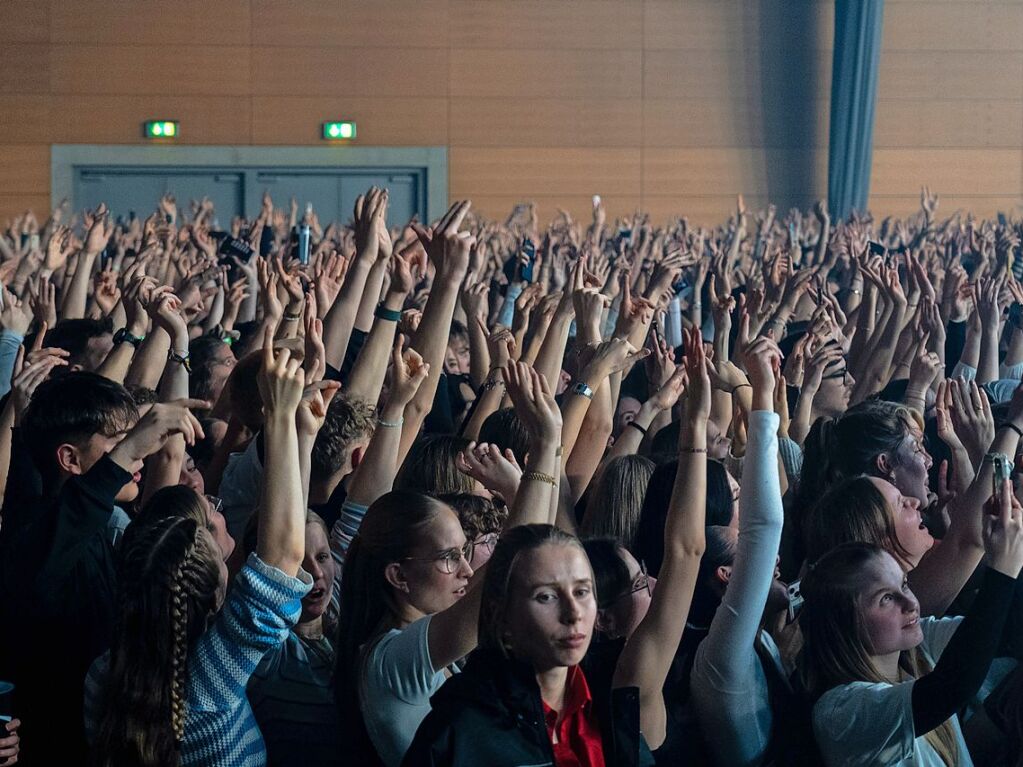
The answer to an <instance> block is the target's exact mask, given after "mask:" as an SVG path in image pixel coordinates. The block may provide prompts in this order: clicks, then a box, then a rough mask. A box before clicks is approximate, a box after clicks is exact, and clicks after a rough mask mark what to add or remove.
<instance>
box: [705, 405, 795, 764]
mask: <svg viewBox="0 0 1023 767" xmlns="http://www.w3.org/2000/svg"><path fill="white" fill-rule="evenodd" d="M782 523H783V511H782V501H781V487H780V485H779V481H778V415H777V414H776V413H772V412H767V411H756V412H753V413H750V416H749V437H748V443H747V446H746V458H745V461H744V466H743V473H742V488H741V490H740V493H739V542H738V547H737V550H736V554H735V561H734V563H733V565H732V575H731V578H730V580H729V582H728V588H727V590H726V591H725V596H724V599H723V600H722V601H721V605H720V606H719V607H718V609H717V612H716V613H715V614H714V620H713V621H712V622H711V624H710V631H709V633H708V634H707V638H706V639H704V640H703V642H701V643H700V646H699V648H698V649H697V651H696V659H695V661H694V663H693V671H692V677H691V682H690V685H691V693H692V698H691V699H692V703H693V706H694V708H695V710H696V714H697V717H698V718H699V721H700V725H701V729H702V730H703V733H704V736H705V737H706V740H707V743H708V745H709V746H710V749H711V752H712V753H713V755H714V759H715V763H716V764H719V765H722V766H723V767H733V766H737V765H742V767H746V765H759V764H760V763H761V762H762V760H763V756H764V754H765V752H766V750H767V747H768V745H769V744H770V742H771V725H772V717H771V707H770V700H769V698H768V688H767V677H766V676H765V674H764V669H763V667H762V666H761V662H760V659H759V658H758V656H757V653H756V652H755V651H754V646H753V643H754V641H755V640H756V638H757V634H758V633H759V632H760V620H761V618H762V616H763V613H764V607H765V605H766V603H767V595H768V591H769V590H770V588H771V582H772V580H773V579H774V569H775V561H776V558H777V555H778V547H779V545H780V544H781V531H782ZM764 639H766V640H767V641H766V642H765V645H766V647H767V649H768V650H769V651H770V652H771V653H772V655H774V657H775V660H776V661H778V653H777V648H776V647H775V646H774V643H773V642H772V641H770V637H768V636H767V635H766V633H765V635H764Z"/></svg>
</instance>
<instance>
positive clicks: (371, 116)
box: [252, 96, 448, 146]
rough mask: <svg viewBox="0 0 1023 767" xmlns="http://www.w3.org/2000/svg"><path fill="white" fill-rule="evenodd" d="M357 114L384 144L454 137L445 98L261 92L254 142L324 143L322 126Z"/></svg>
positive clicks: (364, 129) (361, 126)
mask: <svg viewBox="0 0 1023 767" xmlns="http://www.w3.org/2000/svg"><path fill="white" fill-rule="evenodd" d="M342 119H345V120H347V119H352V120H355V122H356V126H357V129H358V133H359V135H360V136H363V135H367V136H372V137H373V143H374V144H380V145H382V146H414V145H416V144H427V145H435V146H443V145H444V144H447V143H448V102H447V100H446V99H442V98H411V97H403V98H366V97H355V98H351V97H322V96H256V97H254V98H253V99H252V143H253V144H320V143H322V140H321V138H320V126H321V124H322V123H324V122H327V121H330V120H342Z"/></svg>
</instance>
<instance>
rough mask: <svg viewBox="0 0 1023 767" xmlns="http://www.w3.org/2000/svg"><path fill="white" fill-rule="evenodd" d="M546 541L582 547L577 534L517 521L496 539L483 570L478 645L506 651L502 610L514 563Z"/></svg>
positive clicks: (512, 575)
mask: <svg viewBox="0 0 1023 767" xmlns="http://www.w3.org/2000/svg"><path fill="white" fill-rule="evenodd" d="M547 544H556V545H561V546H578V547H579V548H580V549H582V544H581V543H580V542H579V539H578V538H576V537H575V536H574V535H569V534H568V533H566V532H564V531H563V530H561V529H560V528H557V527H555V526H554V525H519V526H518V527H513V528H512V529H510V530H508V531H507V532H505V533H504V535H502V536H501V537H500V539H498V541H497V546H495V547H494V555H493V556H492V557H491V558H490V561H489V562H487V568H486V574H485V575H484V576H483V593H482V595H481V597H480V600H481V601H480V622H479V646H480V647H481V648H485V649H490V650H499V651H500V652H502V653H504V655H505V656H507V655H508V647H507V645H506V643H505V642H504V634H505V630H506V629H507V621H506V620H505V611H506V610H507V609H508V605H509V604H510V591H511V583H512V578H513V577H514V575H515V567H516V565H518V562H519V559H520V558H521V557H522V555H523V554H526V553H528V552H530V551H533V550H535V549H538V548H540V547H541V546H544V545H547ZM583 552H584V553H585V549H583Z"/></svg>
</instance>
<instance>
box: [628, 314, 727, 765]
mask: <svg viewBox="0 0 1023 767" xmlns="http://www.w3.org/2000/svg"><path fill="white" fill-rule="evenodd" d="M685 340H686V370H687V373H688V376H689V391H688V393H687V396H686V413H685V417H684V419H683V421H682V429H681V430H680V433H679V463H678V473H677V474H676V475H675V486H674V488H673V490H672V493H671V503H670V506H669V508H668V516H667V519H666V521H665V525H664V562H663V564H662V565H661V571H660V577H659V578H658V581H657V588H656V589H655V590H654V594H653V597H652V599H651V600H650V607H649V608H648V609H647V614H646V616H645V617H644V618H643V620H642V622H641V623H640V624H639V626H637V627H636V630H635V631H634V632H633V634H632V636H630V637H629V639H628V641H627V642H626V644H625V648H624V649H623V650H622V654H621V656H620V657H619V659H618V665H617V666H616V667H615V674H614V682H613V683H614V686H615V687H638V688H639V710H640V728H641V729H642V731H643V735H644V737H645V738H646V740H647V743H648V744H649V745H650V747H651V748H657V747H658V746H660V745H661V743H663V742H664V737H665V734H666V727H667V714H666V712H665V708H664V695H663V692H662V689H663V687H664V682H665V679H667V676H668V670H669V669H670V668H671V662H672V660H673V659H674V657H675V653H676V651H677V650H678V643H679V641H681V639H682V631H683V629H684V628H685V621H686V616H688V614H689V606H690V604H691V603H692V599H693V589H694V588H695V587H696V577H697V575H698V574H699V570H700V557H702V556H703V551H704V548H705V546H706V536H705V533H704V524H705V514H706V505H707V418H708V416H709V415H710V378H709V376H708V374H707V361H706V358H705V356H704V351H703V339H702V338H701V337H700V330H699V329H698V328H694V329H692V330H691V331H690V332H689V333H687V334H686V339H685Z"/></svg>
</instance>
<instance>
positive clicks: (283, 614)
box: [85, 554, 312, 767]
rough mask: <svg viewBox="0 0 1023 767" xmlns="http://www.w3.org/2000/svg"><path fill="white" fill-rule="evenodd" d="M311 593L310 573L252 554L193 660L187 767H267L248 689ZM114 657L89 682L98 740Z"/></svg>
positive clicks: (89, 722) (88, 714)
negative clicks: (288, 570) (290, 571)
mask: <svg viewBox="0 0 1023 767" xmlns="http://www.w3.org/2000/svg"><path fill="white" fill-rule="evenodd" d="M311 587H312V579H311V578H310V577H309V575H308V574H307V573H306V572H304V571H301V570H300V571H299V577H298V578H292V577H290V576H288V575H285V574H284V573H283V572H281V571H280V570H278V569H277V568H275V567H271V566H270V565H267V564H266V563H264V562H263V561H262V560H261V559H260V558H259V557H258V556H256V554H250V555H249V559H248V562H246V564H245V567H243V568H242V569H241V571H240V572H239V573H238V575H237V577H236V578H235V580H234V585H233V588H232V589H231V591H230V592H229V593H228V595H227V599H226V600H225V601H224V606H223V607H222V608H221V610H220V612H219V613H218V614H217V619H216V621H215V622H214V624H213V626H212V627H211V628H210V629H209V631H207V632H206V633H205V634H203V636H202V637H201V638H200V639H199V641H198V642H197V643H196V646H195V648H194V649H193V650H192V652H191V653H189V657H188V714H187V719H186V720H185V737H184V740H183V741H182V743H181V764H182V765H211V766H212V765H216V766H217V767H256V766H257V765H264V764H266V748H265V746H264V744H263V736H262V735H261V734H260V732H259V727H258V726H257V725H256V719H255V717H254V716H253V714H252V708H251V707H250V706H249V701H248V698H247V697H246V695H245V685H246V684H247V683H248V681H249V677H250V676H251V675H252V672H253V671H254V670H255V668H256V666H257V664H258V663H259V661H260V659H261V658H262V657H263V655H264V654H265V653H266V652H267V651H268V650H270V649H272V648H274V647H277V646H278V645H279V644H281V642H283V641H284V640H285V638H286V637H287V636H288V631H289V629H290V628H291V627H292V626H293V625H294V624H295V622H296V621H297V620H298V617H299V615H300V614H301V612H302V604H301V602H302V597H304V596H305V595H306V594H307V593H308V592H309V589H310V588H311ZM109 663H110V654H109V653H106V654H104V655H102V656H100V657H99V658H97V659H96V660H95V661H94V662H93V664H92V668H90V669H89V674H88V676H87V677H86V680H85V731H86V734H87V735H88V737H89V739H90V740H93V739H94V738H95V736H96V730H97V726H98V724H99V722H98V721H97V717H98V715H99V704H100V696H101V693H102V686H103V680H104V679H105V677H106V674H107V669H108V667H109Z"/></svg>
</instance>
